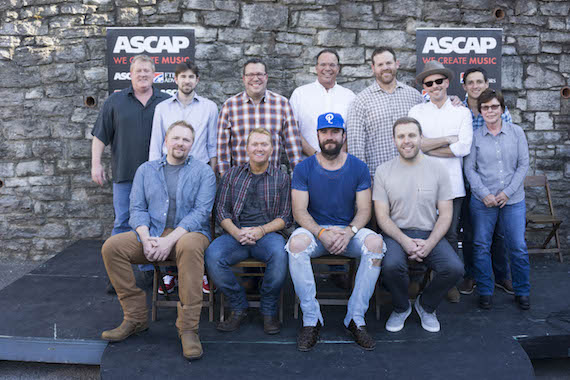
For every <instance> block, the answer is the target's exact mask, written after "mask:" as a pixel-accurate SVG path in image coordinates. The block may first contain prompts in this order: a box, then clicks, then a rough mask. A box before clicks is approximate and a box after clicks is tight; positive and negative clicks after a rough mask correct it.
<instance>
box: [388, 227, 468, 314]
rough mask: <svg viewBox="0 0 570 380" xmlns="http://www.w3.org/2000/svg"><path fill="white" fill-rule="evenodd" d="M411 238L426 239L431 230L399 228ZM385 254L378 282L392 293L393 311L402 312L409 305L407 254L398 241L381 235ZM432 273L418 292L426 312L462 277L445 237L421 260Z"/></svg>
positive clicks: (459, 264) (461, 264) (458, 261)
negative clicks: (433, 275) (425, 284)
mask: <svg viewBox="0 0 570 380" xmlns="http://www.w3.org/2000/svg"><path fill="white" fill-rule="evenodd" d="M402 232H403V233H404V234H406V235H407V236H409V237H411V238H419V239H427V238H428V237H429V235H430V233H431V231H415V230H402ZM384 241H385V243H386V248H387V249H388V251H387V252H386V256H385V257H384V260H383V261H382V281H383V283H384V285H385V286H386V288H387V289H388V290H389V291H390V293H392V305H393V306H394V311H396V312H398V313H403V312H404V311H406V310H407V309H408V307H409V305H410V302H409V300H408V285H409V283H410V278H409V276H408V255H407V254H406V252H404V250H403V249H402V247H401V246H400V244H398V243H397V242H396V241H395V240H393V239H391V238H390V237H387V236H385V237H384ZM423 262H424V263H425V264H426V265H427V267H428V268H430V269H432V270H433V271H434V272H435V277H434V278H433V280H431V281H430V283H429V285H428V286H426V288H425V289H424V291H423V293H422V306H423V308H424V309H425V310H426V311H427V312H428V313H432V312H433V311H435V309H436V308H437V306H438V305H439V303H440V302H441V300H442V299H443V297H444V296H445V295H446V294H447V292H448V291H449V289H451V288H452V287H453V286H455V284H457V282H458V281H459V279H461V277H462V276H463V263H462V262H461V260H460V259H459V256H457V254H456V253H455V251H454V250H453V248H452V247H451V245H450V244H449V243H448V242H447V240H446V239H445V238H442V239H441V240H440V241H439V242H438V243H437V245H436V246H435V247H434V248H433V250H432V251H431V252H430V254H429V255H428V256H427V257H426V258H424V261H423Z"/></svg>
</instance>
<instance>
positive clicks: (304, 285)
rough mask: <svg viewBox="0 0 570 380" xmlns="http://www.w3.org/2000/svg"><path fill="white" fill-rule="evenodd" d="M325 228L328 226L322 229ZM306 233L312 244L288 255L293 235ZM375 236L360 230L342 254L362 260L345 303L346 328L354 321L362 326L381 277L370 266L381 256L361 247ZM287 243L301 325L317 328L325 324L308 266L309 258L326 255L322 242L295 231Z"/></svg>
mask: <svg viewBox="0 0 570 380" xmlns="http://www.w3.org/2000/svg"><path fill="white" fill-rule="evenodd" d="M323 227H327V226H323ZM299 234H306V235H307V236H308V237H309V238H310V239H311V243H310V244H309V246H308V247H307V248H306V249H305V250H304V251H303V252H299V253H291V250H290V249H289V242H290V241H291V239H292V238H293V237H294V236H295V235H299ZM372 234H374V235H376V233H375V232H374V231H372V230H369V229H367V228H361V229H360V230H359V231H358V233H357V234H356V235H355V236H354V237H353V238H352V240H351V241H350V242H349V243H348V246H347V247H346V251H345V252H344V253H343V254H342V255H343V256H346V257H354V258H357V257H361V256H362V258H361V260H360V265H359V267H358V271H357V273H356V281H355V283H354V289H353V290H352V294H351V295H350V299H349V300H348V306H347V311H346V317H345V318H344V325H345V326H348V324H349V323H350V320H351V319H352V320H354V323H356V325H357V326H364V325H366V322H365V321H364V314H365V313H366V311H367V310H368V302H369V301H370V297H372V294H373V293H374V287H375V286H376V281H377V280H378V275H379V274H380V265H373V261H372V260H374V259H382V257H383V256H384V255H383V254H382V253H380V252H370V251H369V250H368V249H367V248H366V246H365V245H364V241H365V240H366V237H368V236H369V235H372ZM289 242H288V243H287V245H286V246H285V249H286V250H287V252H289V270H290V273H291V279H292V280H293V285H294V286H295V293H297V296H298V297H299V300H300V301H301V310H302V311H303V326H316V325H317V321H320V322H321V324H322V325H324V320H323V315H322V314H321V309H320V306H319V302H318V301H317V298H316V294H317V289H316V285H315V276H314V274H313V267H312V266H311V258H313V257H320V256H323V255H327V254H329V253H328V252H327V250H326V249H325V247H324V246H323V243H321V242H320V241H318V240H316V239H315V237H314V236H313V234H312V233H310V232H309V231H308V230H306V229H304V228H297V229H296V230H295V231H294V232H293V234H291V238H289ZM382 250H383V251H384V252H385V251H386V247H385V246H383V247H382Z"/></svg>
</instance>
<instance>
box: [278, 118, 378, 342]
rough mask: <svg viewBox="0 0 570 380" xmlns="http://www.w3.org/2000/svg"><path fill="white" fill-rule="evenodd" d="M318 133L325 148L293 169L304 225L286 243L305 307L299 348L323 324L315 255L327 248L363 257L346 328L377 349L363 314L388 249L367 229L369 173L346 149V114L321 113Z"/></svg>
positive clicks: (296, 204)
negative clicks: (343, 149)
mask: <svg viewBox="0 0 570 380" xmlns="http://www.w3.org/2000/svg"><path fill="white" fill-rule="evenodd" d="M317 134H318V138H319V146H320V148H321V151H320V152H319V153H317V154H315V155H313V156H311V157H309V158H307V159H306V160H304V161H303V162H301V163H300V164H299V166H297V167H296V168H295V171H294V172H293V180H292V183H291V187H292V188H293V190H292V195H291V196H292V200H293V216H294V217H295V220H296V221H297V223H299V225H300V226H301V227H300V228H297V229H296V230H295V231H294V232H293V234H292V235H291V237H290V239H289V242H288V243H287V245H286V247H285V249H286V250H287V252H289V270H290V272H291V279H292V280H293V285H294V286H295V293H297V296H298V297H299V300H300V301H301V310H302V311H303V327H302V328H301V329H300V330H299V334H298V336H297V348H298V349H299V350H300V351H309V350H310V349H312V348H313V347H314V346H315V344H317V339H318V336H319V331H320V328H321V326H322V325H324V320H323V316H322V314H321V311H320V306H319V302H318V301H317V300H316V287H315V277H314V274H313V268H312V267H311V258H313V257H319V256H323V255H326V254H327V252H328V253H329V254H331V255H344V256H348V257H354V258H357V257H360V258H361V260H360V266H359V267H358V273H357V274H356V282H355V284H354V290H353V291H352V294H351V296H350V299H349V301H348V306H347V312H346V317H345V318H344V326H345V328H346V329H347V330H348V331H349V332H350V334H351V335H352V337H353V338H354V340H355V341H356V343H357V344H358V345H359V346H360V347H362V348H364V349H366V350H373V349H374V348H375V347H376V342H375V341H374V339H372V337H371V336H370V335H369V334H368V332H367V331H366V322H365V320H364V314H365V313H366V310H368V302H369V300H370V297H372V293H374V287H375V285H376V281H377V280H378V275H379V274H380V265H381V262H382V258H383V257H384V252H385V250H386V249H385V248H384V246H383V242H382V236H380V235H378V234H376V233H375V232H374V231H372V230H369V229H367V228H364V226H365V225H366V223H368V221H369V220H370V213H371V208H372V207H371V204H372V199H371V192H370V186H371V181H370V173H369V171H368V167H367V166H366V164H365V163H364V162H362V161H360V160H359V159H358V158H356V157H354V156H352V155H350V154H347V153H345V152H342V146H343V144H344V143H345V141H346V135H345V128H344V120H343V119H342V116H340V115H339V114H336V113H326V114H323V115H321V116H319V118H318V122H317Z"/></svg>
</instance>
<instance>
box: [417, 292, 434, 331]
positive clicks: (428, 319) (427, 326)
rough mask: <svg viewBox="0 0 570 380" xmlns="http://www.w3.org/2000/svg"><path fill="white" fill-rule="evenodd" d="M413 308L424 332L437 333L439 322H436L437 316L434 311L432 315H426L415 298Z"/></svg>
mask: <svg viewBox="0 0 570 380" xmlns="http://www.w3.org/2000/svg"><path fill="white" fill-rule="evenodd" d="M414 307H415V308H416V311H417V312H418V315H419V316H420V320H421V321H422V327H423V328H424V330H426V331H429V332H438V331H439V328H440V326H439V321H438V320H437V316H436V315H435V311H434V312H433V313H428V312H427V311H425V310H424V308H423V307H422V305H421V303H420V297H419V296H418V298H416V302H415V303H414Z"/></svg>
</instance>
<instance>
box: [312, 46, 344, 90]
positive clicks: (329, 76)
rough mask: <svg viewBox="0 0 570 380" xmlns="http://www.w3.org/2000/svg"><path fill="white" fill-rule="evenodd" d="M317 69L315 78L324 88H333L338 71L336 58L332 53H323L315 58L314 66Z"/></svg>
mask: <svg viewBox="0 0 570 380" xmlns="http://www.w3.org/2000/svg"><path fill="white" fill-rule="evenodd" d="M315 69H316V70H317V79H318V80H319V83H320V84H322V85H323V87H324V88H327V89H328V88H333V87H334V85H335V83H336V77H337V75H338V73H339V71H340V66H339V64H338V59H336V55H334V54H333V53H323V54H321V55H320V56H319V59H318V60H317V65H316V66H315Z"/></svg>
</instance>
